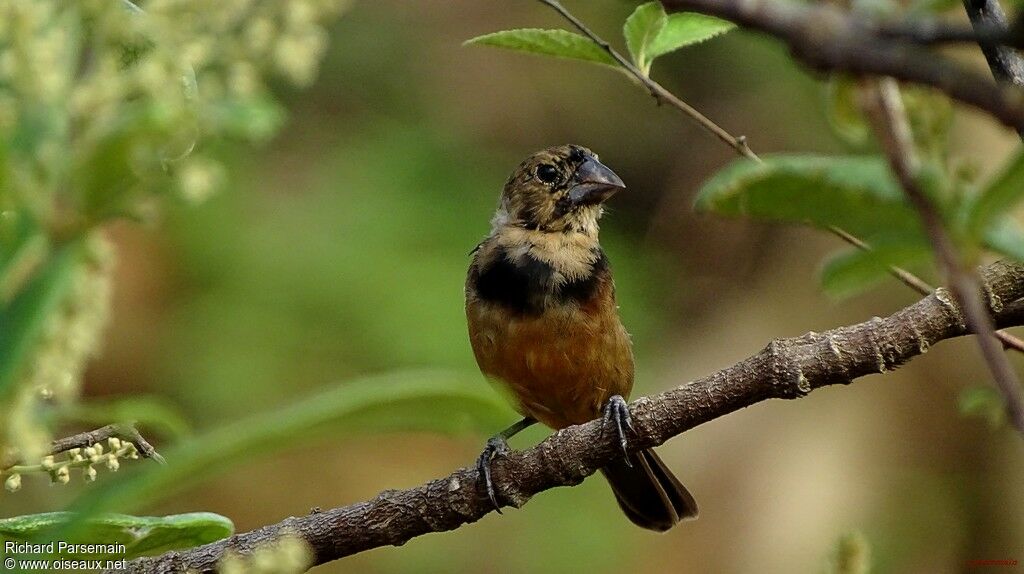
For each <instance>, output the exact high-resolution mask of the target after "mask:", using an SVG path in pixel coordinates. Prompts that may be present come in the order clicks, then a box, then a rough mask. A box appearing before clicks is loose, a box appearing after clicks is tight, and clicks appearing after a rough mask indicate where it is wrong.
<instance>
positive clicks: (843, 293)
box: [821, 242, 931, 299]
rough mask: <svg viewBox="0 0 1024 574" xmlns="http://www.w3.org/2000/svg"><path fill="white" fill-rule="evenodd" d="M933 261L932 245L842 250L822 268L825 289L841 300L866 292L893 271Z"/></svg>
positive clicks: (913, 244) (891, 245)
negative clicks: (892, 268)
mask: <svg viewBox="0 0 1024 574" xmlns="http://www.w3.org/2000/svg"><path fill="white" fill-rule="evenodd" d="M930 258H931V250H930V249H929V246H928V245H926V244H924V243H923V242H922V243H913V242H908V243H880V244H879V243H876V244H874V245H872V246H871V250H870V251H863V250H861V249H852V250H844V251H841V252H839V253H837V254H835V255H833V256H832V257H830V258H829V259H828V260H826V261H825V264H824V265H823V266H822V269H821V286H822V289H824V290H825V292H826V293H828V294H829V295H831V296H832V297H836V298H839V299H842V298H846V297H850V296H853V295H856V294H858V293H861V292H863V291H866V290H867V289H869V288H871V287H873V286H875V285H876V284H878V283H881V282H882V281H884V280H886V279H888V278H889V268H890V267H892V266H898V267H913V266H915V265H917V264H921V263H923V262H926V261H928V260H929V259H930Z"/></svg>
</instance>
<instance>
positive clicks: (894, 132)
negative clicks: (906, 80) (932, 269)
mask: <svg viewBox="0 0 1024 574" xmlns="http://www.w3.org/2000/svg"><path fill="white" fill-rule="evenodd" d="M873 88H874V89H873V90H872V92H873V94H872V95H873V96H874V97H873V101H872V105H871V106H870V107H869V112H870V114H869V115H870V116H871V118H872V120H873V121H872V123H873V125H874V127H875V131H876V132H877V133H878V137H879V140H880V141H881V142H882V146H883V147H884V148H885V152H886V155H887V156H888V157H889V163H890V165H891V166H892V170H893V172H894V173H895V174H896V178H897V179H898V180H899V182H900V185H902V186H903V190H904V192H905V193H906V195H907V199H908V200H909V201H910V203H911V205H912V206H913V207H914V209H916V210H917V212H918V215H919V216H920V218H921V223H922V224H923V225H924V228H925V232H926V234H927V236H928V240H929V241H930V242H931V244H932V249H933V250H934V251H935V255H936V257H937V259H938V260H939V265H940V267H941V268H942V270H943V272H944V274H945V275H946V279H947V281H948V282H949V290H950V292H952V294H953V297H954V299H955V300H956V302H957V304H958V305H959V306H960V309H961V310H962V312H963V316H964V320H965V323H966V324H967V327H968V329H969V330H970V331H971V332H972V333H974V334H975V335H977V337H976V338H977V340H978V345H979V346H980V347H981V353H982V356H983V357H984V359H985V362H986V363H987V364H988V367H989V370H990V371H991V372H992V377H993V379H994V380H995V384H996V387H997V388H998V389H999V392H1000V393H1001V394H1002V395H1003V398H1004V400H1005V401H1006V408H1007V411H1008V413H1009V415H1010V421H1011V423H1012V424H1013V426H1014V427H1015V428H1016V429H1017V431H1018V432H1020V433H1021V434H1022V435H1024V396H1022V392H1021V388H1020V381H1019V380H1018V378H1017V373H1016V372H1015V371H1014V370H1013V367H1012V366H1011V365H1010V361H1009V359H1007V358H1006V355H1004V354H1003V352H1002V349H1001V348H1000V345H999V340H998V339H997V337H996V335H995V325H994V323H993V322H992V318H991V316H990V315H989V313H988V308H987V305H986V303H985V299H984V293H983V291H982V289H981V285H980V284H979V282H978V279H977V277H976V276H975V275H974V274H973V273H971V272H970V271H969V270H968V269H967V268H966V267H965V266H964V265H963V264H962V263H961V261H960V257H959V255H958V254H957V251H956V247H955V246H954V244H953V240H952V238H950V236H949V234H948V233H947V232H946V228H945V224H944V222H943V219H942V214H940V213H939V210H938V209H937V208H936V206H935V204H934V203H932V201H931V199H930V198H929V197H928V194H927V193H926V192H925V190H924V189H923V188H922V187H921V184H920V181H919V180H918V173H919V171H920V167H921V166H920V160H919V158H918V157H917V150H915V149H914V144H913V136H912V135H911V131H910V124H909V122H908V121H907V115H906V110H904V108H903V100H902V98H901V97H900V91H899V85H898V84H897V83H896V80H893V79H892V78H882V79H880V80H878V81H877V83H876V84H874V86H873Z"/></svg>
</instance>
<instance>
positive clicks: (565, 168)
mask: <svg viewBox="0 0 1024 574" xmlns="http://www.w3.org/2000/svg"><path fill="white" fill-rule="evenodd" d="M625 188H626V186H625V184H623V183H622V180H621V179H619V176H617V175H615V172H613V171H612V170H610V169H608V168H607V167H606V166H605V165H604V164H602V163H601V162H600V161H598V160H597V154H595V153H594V152H592V151H590V150H588V149H587V148H585V147H582V146H578V145H560V146H555V147H550V148H547V149H545V150H542V151H539V152H537V153H535V154H533V155H531V156H530V157H528V158H526V160H525V161H523V163H521V164H519V167H518V168H516V170H515V171H514V172H513V173H512V175H511V176H510V177H509V178H508V181H507V182H506V183H505V189H504V191H503V192H502V194H501V204H500V205H499V207H498V212H497V213H496V214H495V216H494V222H493V224H494V226H495V227H496V228H498V227H502V226H506V225H513V226H517V227H524V228H526V229H531V230H537V231H543V232H580V233H586V234H588V235H596V234H597V220H598V218H599V217H601V211H602V208H601V205H602V204H603V203H604V201H605V200H607V199H608V198H609V197H611V196H612V195H614V194H615V192H617V191H619V190H622V189H625Z"/></svg>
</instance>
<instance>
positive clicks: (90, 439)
mask: <svg viewBox="0 0 1024 574" xmlns="http://www.w3.org/2000/svg"><path fill="white" fill-rule="evenodd" d="M109 438H119V439H121V440H123V441H127V442H130V443H132V444H133V445H135V450H137V451H139V455H140V456H142V457H143V458H151V459H153V460H155V461H156V462H158V463H160V464H167V463H166V461H165V460H164V457H162V456H160V453H158V452H157V451H156V449H155V448H153V445H151V444H149V441H147V440H146V438H145V437H144V436H142V434H141V433H140V432H139V431H138V429H136V428H135V424H134V423H117V424H111V425H107V426H105V427H100V428H98V429H96V430H91V431H87V432H83V433H78V434H76V435H71V436H69V437H64V438H60V439H57V440H55V441H53V442H52V443H51V444H50V455H56V454H60V453H62V452H67V451H69V450H71V449H73V448H85V447H90V446H92V445H94V444H96V443H100V442H103V441H105V440H107V439H109ZM12 464H13V463H12ZM4 466H5V467H7V466H10V465H9V464H5V465H4Z"/></svg>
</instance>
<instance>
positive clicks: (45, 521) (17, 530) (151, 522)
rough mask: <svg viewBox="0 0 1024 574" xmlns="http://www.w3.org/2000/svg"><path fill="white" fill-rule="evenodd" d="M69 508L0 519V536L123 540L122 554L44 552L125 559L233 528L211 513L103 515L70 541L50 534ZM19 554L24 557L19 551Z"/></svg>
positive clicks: (64, 520) (210, 539)
mask: <svg viewBox="0 0 1024 574" xmlns="http://www.w3.org/2000/svg"><path fill="white" fill-rule="evenodd" d="M73 517H74V515H73V514H72V513H70V512H47V513H43V514H30V515H27V516H15V517H12V518H4V519H0V539H4V540H12V541H19V542H32V543H36V544H40V543H46V542H50V541H63V542H70V543H74V544H123V545H124V546H125V550H124V552H117V551H116V550H115V551H112V552H102V551H100V552H89V553H87V554H82V553H69V552H66V551H64V552H61V551H59V549H58V548H57V547H56V545H55V546H54V551H53V553H47V555H48V556H62V557H71V556H78V557H80V558H83V559H89V560H121V559H126V560H130V559H132V558H136V557H139V556H147V555H153V554H160V553H163V552H167V551H170V550H180V549H183V548H193V547H195V546H200V545H202V544H208V543H210V542H216V541H217V540H220V539H222V538H227V537H228V536H231V534H232V533H233V532H234V530H235V526H234V524H232V523H231V521H230V520H228V519H227V518H225V517H223V516H220V515H219V514H213V513H211V512H193V513H189V514H177V515H173V516H129V515H126V514H105V515H102V516H96V517H93V518H90V519H88V520H87V521H85V523H84V524H83V526H82V528H81V530H79V532H78V534H77V535H76V536H75V537H74V538H72V539H60V538H51V537H50V536H49V534H50V533H52V532H54V531H55V529H58V528H60V527H62V526H64V525H66V524H68V523H69V522H70V521H71V520H72V518H73ZM22 557H24V555H22Z"/></svg>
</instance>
